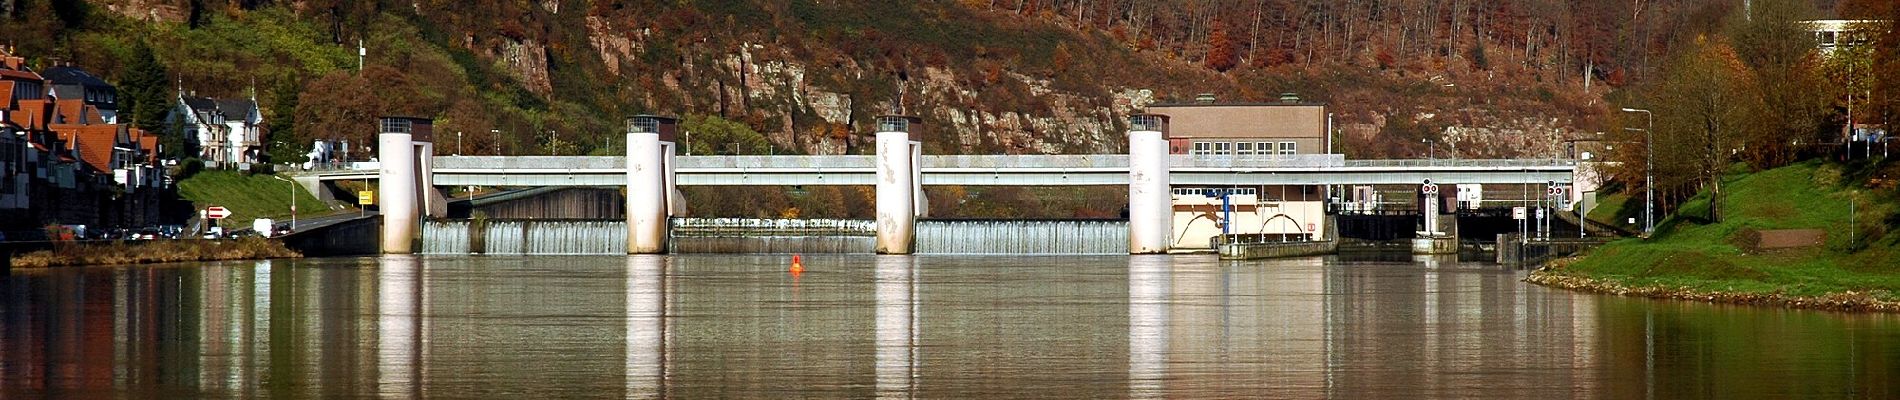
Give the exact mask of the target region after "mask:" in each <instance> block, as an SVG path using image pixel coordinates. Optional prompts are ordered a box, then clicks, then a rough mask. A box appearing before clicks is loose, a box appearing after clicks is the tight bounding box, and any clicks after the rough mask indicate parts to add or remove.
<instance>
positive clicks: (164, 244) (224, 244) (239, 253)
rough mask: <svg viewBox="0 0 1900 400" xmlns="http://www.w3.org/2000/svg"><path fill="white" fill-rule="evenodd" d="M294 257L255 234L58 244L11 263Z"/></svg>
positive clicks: (49, 264) (85, 263)
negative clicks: (208, 238)
mask: <svg viewBox="0 0 1900 400" xmlns="http://www.w3.org/2000/svg"><path fill="white" fill-rule="evenodd" d="M298 257H302V255H300V254H297V252H296V251H293V250H290V249H289V248H286V247H284V244H283V242H279V241H275V240H270V239H265V238H259V237H247V238H242V239H236V240H147V241H136V242H111V243H97V244H94V243H87V244H77V243H69V244H60V245H57V246H55V247H54V248H53V249H52V250H41V251H34V252H28V253H24V254H20V255H17V256H14V258H13V266H14V267H17V268H48V267H71V266H91V265H127V264H150V263H167V262H186V261H227V260H256V259H266V258H298Z"/></svg>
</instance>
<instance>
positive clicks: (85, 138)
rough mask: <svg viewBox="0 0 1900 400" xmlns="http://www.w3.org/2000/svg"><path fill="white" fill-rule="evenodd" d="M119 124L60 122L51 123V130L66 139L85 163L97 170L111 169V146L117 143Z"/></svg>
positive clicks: (61, 138)
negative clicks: (57, 123)
mask: <svg viewBox="0 0 1900 400" xmlns="http://www.w3.org/2000/svg"><path fill="white" fill-rule="evenodd" d="M121 126H123V125H116V124H115V125H72V124H60V125H53V126H52V131H53V132H54V133H56V134H58V135H59V138H60V140H66V141H68V142H67V143H69V144H70V145H71V146H72V147H74V149H75V150H76V151H75V152H76V153H79V158H80V159H81V160H83V161H85V162H86V165H88V166H91V167H92V168H93V169H94V170H97V171H111V170H112V148H113V147H115V146H118V145H119V143H118V138H119V128H120V127H121Z"/></svg>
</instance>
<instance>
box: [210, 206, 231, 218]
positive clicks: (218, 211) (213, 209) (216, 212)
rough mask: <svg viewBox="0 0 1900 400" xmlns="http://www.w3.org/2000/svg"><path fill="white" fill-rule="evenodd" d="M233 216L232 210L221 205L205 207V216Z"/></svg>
mask: <svg viewBox="0 0 1900 400" xmlns="http://www.w3.org/2000/svg"><path fill="white" fill-rule="evenodd" d="M230 217H231V210H228V209H225V208H224V207H219V206H210V207H205V218H210V219H225V218H230Z"/></svg>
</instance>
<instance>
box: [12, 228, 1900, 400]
mask: <svg viewBox="0 0 1900 400" xmlns="http://www.w3.org/2000/svg"><path fill="white" fill-rule="evenodd" d="M1401 260H1402V261H1340V260H1339V259H1337V258H1332V257H1329V258H1323V259H1322V258H1311V259H1299V260H1279V261H1260V262H1223V261H1219V260H1216V259H1214V258H1213V257H1210V256H1137V257H1127V256H1101V257H1095V256H1089V257H1062V256H1042V257H1020V256H917V257H902V256H869V255H857V256H814V257H808V258H805V259H804V261H805V267H806V268H807V272H806V273H804V274H803V275H800V276H793V275H790V274H787V273H786V272H785V271H786V267H787V264H788V262H789V259H788V258H787V257H786V256H731V255H685V256H636V257H600V256H585V257H584V256H574V257H460V256H457V257H384V258H347V259H312V260H296V261H259V262H241V263H208V264H187V265H163V266H140V267H120V268H112V267H100V268H83V269H62V270H53V271H16V272H15V273H14V275H12V276H10V277H5V278H0V279H3V282H4V284H3V285H0V397H5V398H22V397H53V398H91V397H139V398H178V397H262V396H269V397H396V398H404V397H448V398H549V397H635V398H649V397H677V398H707V397H743V398H760V397H769V398H786V397H827V398H836V397H851V398H863V397H900V398H910V397H925V398H1021V397H1028V398H1155V397H1167V398H1231V397H1276V398H1316V397H1337V398H1419V397H1457V398H1470V397H1494V398H1556V397H1585V398H1709V397H1715V398H1755V397H1762V398H1787V397H1872V398H1881V397H1886V398H1892V397H1900V318H1896V317H1895V316H1890V315H1846V314H1833V313H1825V312H1809V311H1790V310H1782V309H1763V308H1748V307H1733V306H1719V305H1706V304H1693V303H1681V302H1658V301H1648V300H1638V299H1626V298H1617V297H1607V296H1596V295H1584V294H1575V293H1570V292H1564V291H1557V290H1549V289H1544V288H1541V287H1537V286H1531V285H1528V284H1525V283H1522V282H1520V281H1519V279H1521V278H1522V277H1523V273H1522V272H1519V271H1515V270H1511V269H1505V268H1500V267H1497V266H1493V265H1487V264H1473V263H1458V262H1454V261H1451V260H1438V259H1417V260H1413V259H1407V258H1403V257H1401Z"/></svg>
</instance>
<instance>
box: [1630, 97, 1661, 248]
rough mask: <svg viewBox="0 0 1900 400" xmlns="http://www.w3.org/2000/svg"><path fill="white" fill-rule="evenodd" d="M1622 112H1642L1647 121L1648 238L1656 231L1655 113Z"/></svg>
mask: <svg viewBox="0 0 1900 400" xmlns="http://www.w3.org/2000/svg"><path fill="white" fill-rule="evenodd" d="M1623 112H1629V113H1637V112H1639V113H1643V117H1644V118H1645V120H1646V121H1648V125H1647V128H1644V129H1643V238H1644V239H1648V238H1649V235H1651V234H1654V233H1655V231H1656V147H1655V142H1656V140H1655V139H1656V132H1655V131H1656V115H1655V114H1653V113H1650V112H1649V110H1645V109H1640V108H1627V107H1626V108H1624V109H1623ZM1624 129H1630V128H1624Z"/></svg>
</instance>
